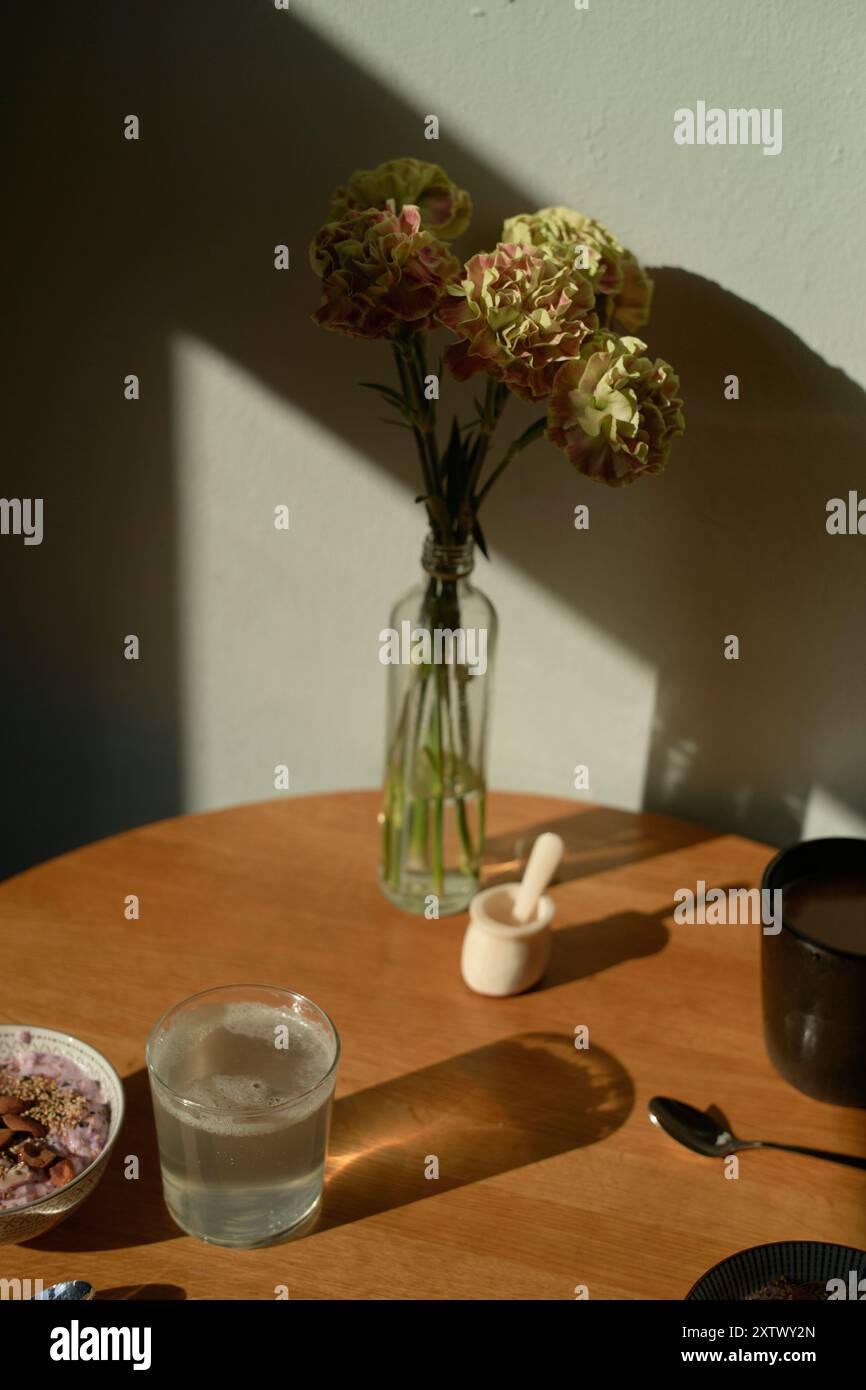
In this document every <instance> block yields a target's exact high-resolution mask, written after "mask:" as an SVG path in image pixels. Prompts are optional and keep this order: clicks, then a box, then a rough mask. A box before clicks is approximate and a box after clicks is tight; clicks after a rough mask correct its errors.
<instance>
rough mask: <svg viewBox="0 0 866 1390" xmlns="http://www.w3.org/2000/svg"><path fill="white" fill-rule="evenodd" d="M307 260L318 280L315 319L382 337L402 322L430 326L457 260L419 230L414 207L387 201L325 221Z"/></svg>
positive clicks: (454, 273)
mask: <svg viewBox="0 0 866 1390" xmlns="http://www.w3.org/2000/svg"><path fill="white" fill-rule="evenodd" d="M310 264H311V265H312V267H313V270H314V271H315V273H316V274H317V275H318V276H319V278H320V279H321V281H322V302H321V305H320V306H319V308H318V309H317V310H316V312H315V313H314V315H313V319H314V321H315V322H316V323H318V324H320V325H321V326H322V327H323V328H331V329H333V330H334V331H335V332H337V333H346V334H348V335H349V337H351V338H385V337H387V336H389V335H390V334H391V333H392V332H393V330H394V329H395V328H396V327H397V326H398V325H399V324H401V323H407V324H411V325H412V328H413V330H415V331H418V330H420V329H423V328H429V327H432V325H433V319H432V315H433V313H434V311H435V310H436V309H437V308H438V306H439V303H440V301H441V299H442V297H443V295H444V293H445V286H446V283H447V282H448V281H449V280H454V278H455V277H456V276H457V275H458V274H459V272H460V262H459V261H458V260H457V257H456V256H452V254H451V252H450V251H449V250H448V248H447V246H445V245H444V244H443V243H442V242H441V241H439V240H438V238H436V237H435V236H433V234H432V233H431V232H427V231H424V230H422V228H421V214H420V212H419V210H418V208H416V207H411V206H408V205H407V206H406V207H404V208H403V209H402V210H401V211H400V212H399V213H398V212H397V211H396V209H395V207H394V204H393V202H390V203H389V204H388V205H387V206H386V208H385V209H379V208H365V209H364V210H363V211H361V212H347V213H345V214H344V216H343V217H342V218H341V219H340V220H339V221H336V222H328V223H326V225H325V226H324V227H322V229H321V231H320V232H319V233H318V235H317V236H316V238H315V240H314V241H313V243H312V245H311V247H310Z"/></svg>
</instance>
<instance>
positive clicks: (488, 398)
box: [466, 376, 509, 499]
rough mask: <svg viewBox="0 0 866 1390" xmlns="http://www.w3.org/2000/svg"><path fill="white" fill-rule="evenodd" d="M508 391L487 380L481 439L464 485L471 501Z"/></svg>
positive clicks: (505, 403) (500, 384)
mask: <svg viewBox="0 0 866 1390" xmlns="http://www.w3.org/2000/svg"><path fill="white" fill-rule="evenodd" d="M508 396H509V391H508V387H507V386H503V385H502V383H501V382H498V381H497V380H496V379H495V377H492V376H489V377H488V378H487V391H486V393H485V396H484V419H483V421H482V424H481V438H480V440H479V444H478V454H477V456H476V459H475V462H474V463H473V465H472V472H471V473H470V475H469V481H468V483H467V485H466V493H467V496H468V497H469V498H470V499H471V498H472V497H473V495H474V493H475V485H476V483H477V482H478V479H479V478H480V477H481V470H482V468H483V467H484V462H485V459H486V458H487V453H488V450H489V448H490V443H491V440H492V439H493V433H494V430H495V429H496V426H497V425H498V423H499V418H500V416H501V415H502V412H503V410H504V409H505V407H506V405H507V403H508Z"/></svg>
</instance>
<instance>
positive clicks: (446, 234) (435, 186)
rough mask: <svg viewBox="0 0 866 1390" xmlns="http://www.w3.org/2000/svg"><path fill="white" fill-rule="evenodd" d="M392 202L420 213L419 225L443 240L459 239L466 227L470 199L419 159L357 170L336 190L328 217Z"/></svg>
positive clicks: (435, 166) (441, 172)
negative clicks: (408, 206)
mask: <svg viewBox="0 0 866 1390" xmlns="http://www.w3.org/2000/svg"><path fill="white" fill-rule="evenodd" d="M389 201H393V203H394V206H395V207H396V209H397V211H398V212H400V210H401V209H402V208H404V207H405V206H406V205H407V204H411V205H412V206H413V207H417V208H418V210H419V211H420V213H421V225H422V227H424V228H425V229H426V230H427V231H430V232H435V233H436V235H437V236H438V237H441V238H442V239H443V241H451V239H452V238H453V237H457V236H460V235H461V234H462V233H463V232H465V231H466V228H467V227H468V226H469V219H470V217H471V216H472V200H471V198H470V197H469V194H468V193H467V192H466V191H465V190H464V189H462V188H458V187H457V185H456V183H453V182H452V180H451V179H449V177H448V175H447V174H446V173H445V170H444V169H441V168H440V167H439V165H438V164H425V162H424V161H423V160H422V159H408V158H407V159H389V160H387V161H386V163H384V164H380V165H378V167H377V168H375V169H356V171H355V173H354V174H353V175H352V177H351V178H350V179H349V182H348V183H347V184H346V185H345V187H341V188H338V189H336V190H335V192H334V195H333V198H332V200H331V218H332V220H334V221H339V220H340V219H341V218H342V217H343V215H344V214H345V213H346V212H352V211H354V212H362V211H363V210H364V209H365V208H380V209H384V208H385V207H386V206H387V205H388V203H389Z"/></svg>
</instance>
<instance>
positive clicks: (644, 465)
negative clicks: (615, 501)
mask: <svg viewBox="0 0 866 1390" xmlns="http://www.w3.org/2000/svg"><path fill="white" fill-rule="evenodd" d="M645 350H646V343H643V342H641V340H640V338H619V337H617V335H616V334H615V333H604V332H601V333H596V334H594V335H593V337H592V338H590V339H588V340H587V342H586V343H585V344H584V346H583V349H582V351H581V352H580V355H579V356H578V357H576V358H575V359H574V360H573V361H572V362H566V363H565V364H564V365H563V366H562V367H560V369H559V371H558V372H557V374H556V379H555V381H554V383H553V391H552V392H551V396H550V400H549V402H548V409H547V435H548V438H549V439H550V440H551V441H552V442H553V443H554V444H557V445H558V446H559V447H560V448H561V449H562V450H563V451H564V452H565V454H566V455H567V457H568V458H569V459H570V460H571V462H572V463H573V464H574V465H575V467H576V468H577V469H578V471H579V472H581V473H585V474H586V475H587V477H589V478H595V479H597V480H598V481H600V482H605V483H609V484H610V485H611V486H613V487H619V486H621V485H622V484H623V483H631V482H634V480H635V478H637V477H639V476H640V475H641V474H642V473H659V472H661V470H662V469H663V468H664V466H665V464H666V463H667V458H668V454H669V452H670V447H671V442H672V440H673V439H674V438H675V437H676V436H677V435H680V434H682V433H683V431H684V429H685V421H684V419H683V413H682V401H681V400H680V399H679V389H680V383H679V379H678V378H677V376H676V373H675V372H674V371H673V368H671V367H670V366H668V364H667V362H662V360H661V359H660V358H657V359H656V361H655V362H653V361H651V360H650V358H649V357H644V356H642V355H641V354H642V353H643V352H644V351H645Z"/></svg>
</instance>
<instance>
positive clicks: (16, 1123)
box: [3, 1112, 48, 1139]
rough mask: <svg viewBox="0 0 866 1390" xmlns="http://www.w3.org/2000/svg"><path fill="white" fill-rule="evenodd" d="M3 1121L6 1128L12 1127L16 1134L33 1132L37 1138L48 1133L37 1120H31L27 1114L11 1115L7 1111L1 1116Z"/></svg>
mask: <svg viewBox="0 0 866 1390" xmlns="http://www.w3.org/2000/svg"><path fill="white" fill-rule="evenodd" d="M3 1123H4V1125H6V1126H7V1128H8V1129H12V1130H14V1131H15V1133H16V1134H35V1135H36V1137H37V1139H41V1138H42V1137H43V1136H44V1135H46V1134H47V1133H48V1130H47V1129H46V1128H45V1126H44V1125H41V1124H40V1123H39V1121H38V1120H31V1118H30V1116H29V1115H13V1114H12V1113H11V1112H8V1113H7V1114H5V1115H4V1116H3Z"/></svg>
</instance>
